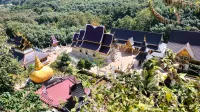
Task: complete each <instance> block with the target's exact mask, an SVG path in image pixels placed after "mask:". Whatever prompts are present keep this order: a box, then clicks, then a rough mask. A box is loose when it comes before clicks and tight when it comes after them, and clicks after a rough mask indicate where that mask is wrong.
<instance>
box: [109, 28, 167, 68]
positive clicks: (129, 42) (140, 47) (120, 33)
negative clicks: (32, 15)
mask: <svg viewBox="0 0 200 112" xmlns="http://www.w3.org/2000/svg"><path fill="white" fill-rule="evenodd" d="M111 33H112V34H113V35H114V39H115V42H116V48H117V49H122V50H124V51H125V52H128V53H131V54H133V53H136V54H137V56H136V57H135V58H136V59H137V60H138V61H139V64H141V63H142V62H143V61H145V60H148V59H150V58H152V57H160V58H162V57H164V55H165V50H166V48H167V45H166V44H165V43H163V42H162V34H161V33H153V32H144V31H134V30H125V29H119V28H112V30H111Z"/></svg>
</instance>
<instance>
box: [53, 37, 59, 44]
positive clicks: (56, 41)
mask: <svg viewBox="0 0 200 112" xmlns="http://www.w3.org/2000/svg"><path fill="white" fill-rule="evenodd" d="M58 42H59V41H58V40H57V39H56V37H55V36H51V44H57V43H58Z"/></svg>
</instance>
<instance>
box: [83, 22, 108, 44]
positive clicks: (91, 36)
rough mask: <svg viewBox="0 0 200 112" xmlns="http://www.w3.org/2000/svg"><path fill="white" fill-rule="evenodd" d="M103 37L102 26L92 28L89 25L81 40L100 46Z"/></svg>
mask: <svg viewBox="0 0 200 112" xmlns="http://www.w3.org/2000/svg"><path fill="white" fill-rule="evenodd" d="M103 36H104V26H92V25H90V24H87V25H86V31H85V35H84V37H83V40H84V41H92V42H94V43H99V44H100V43H101V42H102V39H103Z"/></svg>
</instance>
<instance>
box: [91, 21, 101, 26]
mask: <svg viewBox="0 0 200 112" xmlns="http://www.w3.org/2000/svg"><path fill="white" fill-rule="evenodd" d="M92 26H100V24H99V23H98V22H96V21H93V22H92Z"/></svg>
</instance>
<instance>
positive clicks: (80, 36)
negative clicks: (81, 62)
mask: <svg viewBox="0 0 200 112" xmlns="http://www.w3.org/2000/svg"><path fill="white" fill-rule="evenodd" d="M84 35H85V30H82V29H81V30H80V34H79V37H78V40H77V42H76V47H79V46H80V45H81V44H82V40H83V36H84Z"/></svg>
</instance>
